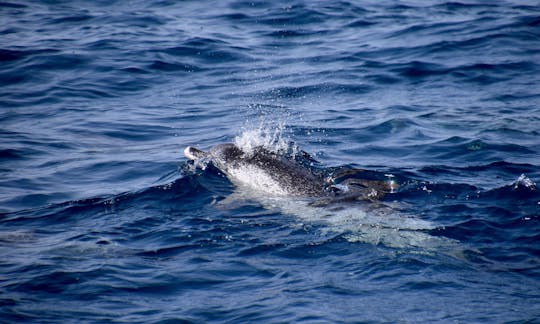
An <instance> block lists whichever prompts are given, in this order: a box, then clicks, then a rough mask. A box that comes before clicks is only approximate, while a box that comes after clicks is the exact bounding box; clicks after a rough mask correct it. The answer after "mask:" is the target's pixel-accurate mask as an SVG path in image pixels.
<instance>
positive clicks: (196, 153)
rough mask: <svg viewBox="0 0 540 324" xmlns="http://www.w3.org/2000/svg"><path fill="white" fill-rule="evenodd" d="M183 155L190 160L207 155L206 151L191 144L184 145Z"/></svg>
mask: <svg viewBox="0 0 540 324" xmlns="http://www.w3.org/2000/svg"><path fill="white" fill-rule="evenodd" d="M184 155H185V156H186V157H187V158H188V159H190V160H197V159H200V158H203V157H205V156H207V153H206V152H204V151H201V150H199V149H197V148H194V147H192V146H188V147H186V149H185V150H184Z"/></svg>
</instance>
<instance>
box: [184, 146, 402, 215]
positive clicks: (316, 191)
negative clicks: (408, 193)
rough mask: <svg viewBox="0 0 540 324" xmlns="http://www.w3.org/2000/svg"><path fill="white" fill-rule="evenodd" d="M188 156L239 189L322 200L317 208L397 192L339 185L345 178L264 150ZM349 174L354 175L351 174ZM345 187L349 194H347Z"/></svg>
mask: <svg viewBox="0 0 540 324" xmlns="http://www.w3.org/2000/svg"><path fill="white" fill-rule="evenodd" d="M184 155H185V156H186V157H187V158H188V159H190V160H194V161H197V160H200V159H206V160H210V161H211V162H212V163H213V165H214V166H216V167H217V168H218V169H219V170H220V171H222V172H223V173H224V174H225V175H226V176H227V178H229V180H231V182H232V183H233V184H235V185H237V186H241V187H245V188H250V189H255V190H257V191H259V192H265V193H269V194H273V195H281V196H294V197H315V198H319V199H318V200H317V201H314V202H313V205H315V206H325V205H328V204H330V203H334V202H343V201H352V200H363V199H368V200H374V199H378V198H381V197H382V196H383V195H384V194H385V193H387V192H391V190H393V189H395V187H392V188H390V185H391V184H389V183H387V182H383V181H372V180H361V179H354V180H353V179H349V181H345V182H343V183H340V184H339V185H337V184H336V183H335V179H337V178H339V177H340V176H342V174H338V175H335V174H333V175H331V176H327V177H325V176H323V175H322V173H316V172H313V170H312V169H311V168H308V167H306V166H304V165H302V164H301V163H299V162H297V161H296V160H295V159H293V158H291V157H288V156H285V155H281V154H278V153H276V152H272V151H269V150H267V149H266V148H264V147H262V146H258V147H255V148H253V149H252V150H250V151H248V152H246V151H244V150H242V149H241V148H239V147H238V146H237V145H235V144H233V143H226V144H219V145H216V146H214V147H212V148H211V149H210V150H209V151H206V152H205V151H202V150H200V149H197V148H195V147H192V146H188V147H186V149H185V150H184ZM362 171H363V170H357V171H356V172H362ZM346 173H350V170H347V171H346ZM345 186H347V190H343V188H345ZM349 188H352V190H349Z"/></svg>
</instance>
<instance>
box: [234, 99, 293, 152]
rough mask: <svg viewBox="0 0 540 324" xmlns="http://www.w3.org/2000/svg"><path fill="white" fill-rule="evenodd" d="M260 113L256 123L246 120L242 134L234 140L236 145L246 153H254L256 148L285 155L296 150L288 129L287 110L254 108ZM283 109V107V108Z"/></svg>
mask: <svg viewBox="0 0 540 324" xmlns="http://www.w3.org/2000/svg"><path fill="white" fill-rule="evenodd" d="M252 108H253V109H256V110H257V111H258V116H257V119H256V121H251V120H246V123H245V125H244V126H243V127H242V132H241V133H240V134H239V135H237V136H236V137H235V138H234V144H236V145H237V146H238V147H239V148H241V149H242V150H243V151H244V152H246V153H248V154H249V153H251V152H253V149H254V148H256V147H261V146H262V147H264V148H265V149H267V150H269V151H271V152H275V153H284V152H290V151H291V150H293V154H294V153H295V152H296V148H295V146H294V145H293V144H291V143H292V141H291V140H290V138H289V134H288V132H289V130H288V128H287V127H286V125H287V120H288V119H289V117H290V114H289V113H288V112H287V111H285V110H274V111H271V112H270V111H268V110H267V109H264V107H261V106H254V107H252ZM282 108H283V107H282Z"/></svg>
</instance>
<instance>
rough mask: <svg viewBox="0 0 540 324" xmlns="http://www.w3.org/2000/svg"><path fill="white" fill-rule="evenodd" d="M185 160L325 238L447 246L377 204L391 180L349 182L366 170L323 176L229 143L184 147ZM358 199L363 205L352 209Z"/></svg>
mask: <svg viewBox="0 0 540 324" xmlns="http://www.w3.org/2000/svg"><path fill="white" fill-rule="evenodd" d="M306 154H307V153H306ZM184 155H185V156H186V157H187V158H188V159H190V160H193V161H195V162H196V163H197V161H209V162H211V163H212V164H213V165H214V166H215V167H217V168H218V169H219V170H220V171H221V172H223V173H224V174H225V175H226V176H227V178H229V180H230V181H231V182H232V183H233V184H234V185H236V186H237V187H239V188H240V189H244V190H240V191H239V193H240V194H241V197H246V196H245V195H244V194H246V195H247V197H248V198H250V197H253V198H255V199H256V200H257V201H260V202H261V203H262V204H263V206H265V207H268V208H279V209H280V210H281V211H282V212H283V213H284V214H289V215H295V216H297V217H299V218H300V219H303V220H306V221H310V222H318V221H322V222H325V223H327V224H328V225H329V227H328V233H336V232H337V233H346V234H345V238H346V239H347V240H348V241H351V242H359V241H361V242H370V243H373V244H380V243H382V244H385V245H387V246H393V247H407V246H408V247H422V248H427V249H432V248H439V247H441V246H447V245H448V244H450V243H452V242H451V241H452V240H449V239H444V238H438V237H433V236H431V235H429V234H428V233H424V232H422V230H430V229H433V228H435V227H434V226H433V224H432V223H430V222H429V221H424V220H421V219H418V218H416V217H413V216H409V215H406V214H401V213H399V212H398V211H396V210H394V209H393V208H392V207H390V206H388V205H386V203H381V201H380V198H381V197H383V196H384V195H385V194H387V193H390V192H394V190H395V189H396V188H397V185H396V184H395V183H393V182H392V181H390V182H388V181H374V180H368V179H358V178H350V177H349V176H351V175H352V174H354V173H361V172H364V171H365V170H360V169H359V170H351V169H345V170H338V172H336V173H332V174H330V175H327V174H325V172H317V170H316V169H315V168H310V167H307V166H305V165H303V164H302V163H300V162H299V161H297V160H296V159H295V158H292V157H290V156H287V155H284V154H279V153H276V152H272V151H270V150H268V149H266V148H264V147H262V146H258V147H255V148H253V149H250V150H243V149H241V148H240V147H239V146H237V145H235V144H233V143H226V144H219V145H216V146H214V147H212V148H211V149H209V150H208V151H203V150H200V149H197V148H195V147H192V146H188V147H186V148H185V150H184ZM308 158H309V156H308ZM195 165H197V164H195ZM358 200H362V201H367V202H368V203H367V204H355V203H354V202H355V201H358ZM344 203H345V204H344ZM347 203H352V204H347ZM328 207H330V208H328Z"/></svg>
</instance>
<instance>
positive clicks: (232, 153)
mask: <svg viewBox="0 0 540 324" xmlns="http://www.w3.org/2000/svg"><path fill="white" fill-rule="evenodd" d="M184 155H185V156H186V157H187V158H188V159H190V160H198V159H201V158H209V159H211V160H212V161H214V163H216V162H217V163H218V164H228V163H234V162H238V161H239V160H240V159H241V158H242V157H244V152H243V151H242V150H241V149H240V148H238V146H236V145H234V144H232V143H226V144H220V145H216V146H214V147H212V148H211V149H210V150H209V151H208V152H205V151H202V150H199V149H197V148H195V147H193V146H188V147H186V148H185V150H184Z"/></svg>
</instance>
